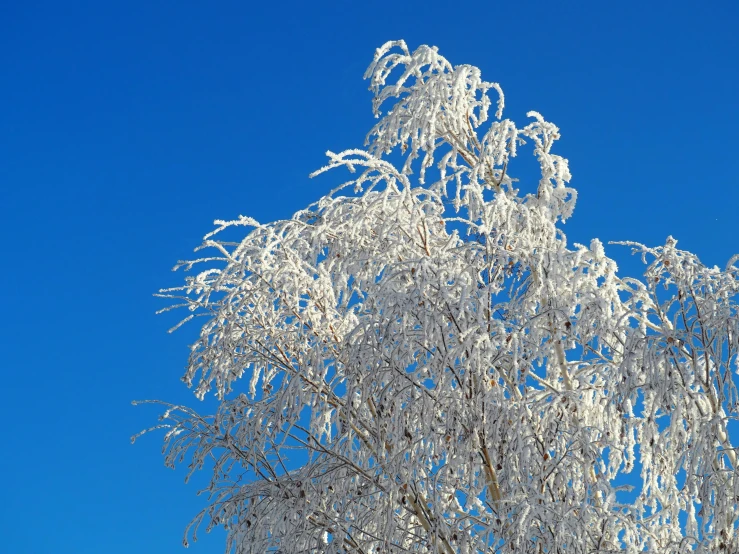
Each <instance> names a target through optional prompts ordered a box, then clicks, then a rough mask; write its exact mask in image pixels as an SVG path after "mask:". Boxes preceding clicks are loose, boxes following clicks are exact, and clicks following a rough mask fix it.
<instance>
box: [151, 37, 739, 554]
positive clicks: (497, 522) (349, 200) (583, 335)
mask: <svg viewBox="0 0 739 554" xmlns="http://www.w3.org/2000/svg"><path fill="white" fill-rule="evenodd" d="M365 77H366V78H367V79H369V81H370V89H371V90H372V92H373V95H374V100H373V109H374V112H375V115H376V116H377V117H378V122H377V124H376V125H375V126H374V127H373V128H372V130H371V131H370V133H369V135H368V137H367V144H366V150H347V151H344V152H341V153H339V154H335V153H332V152H328V158H329V162H328V165H326V166H325V167H324V168H322V169H320V170H319V171H317V172H316V174H318V173H323V172H326V171H329V170H334V169H336V168H345V169H347V170H348V171H349V172H351V175H352V176H351V179H350V180H349V181H347V182H346V183H344V184H343V185H341V186H339V187H338V188H336V189H335V190H334V191H332V192H331V193H330V194H328V195H326V196H324V197H323V198H321V199H320V200H319V201H318V202H316V203H315V204H312V205H311V206H309V207H308V208H306V209H305V210H302V211H300V212H298V213H296V214H295V215H294V216H293V217H292V218H291V219H289V220H285V221H277V222H273V223H269V224H261V223H258V222H256V221H255V220H253V219H251V218H248V217H240V218H239V219H237V220H235V221H217V222H216V225H217V228H216V230H215V231H213V232H212V233H209V234H208V235H206V237H205V239H204V242H203V245H202V248H208V249H210V250H211V251H212V252H214V254H213V255H211V256H206V257H203V258H201V259H198V260H195V261H190V262H182V263H180V264H179V267H183V268H185V269H187V270H189V269H192V268H193V267H195V266H199V265H200V264H205V265H204V266H203V267H206V269H204V270H202V271H200V272H198V273H197V274H195V275H194V276H191V277H188V278H187V280H186V283H185V284H184V285H183V286H180V287H175V288H171V289H165V290H164V291H162V293H161V295H162V296H164V297H166V298H171V299H175V300H176V301H177V303H176V306H184V307H187V308H188V309H189V310H190V311H191V312H192V313H191V314H190V315H189V316H188V318H186V320H188V319H191V318H193V317H195V316H197V315H203V316H206V323H205V324H204V325H203V327H202V329H201V333H200V338H199V339H198V340H197V341H196V342H195V344H193V346H192V350H191V354H190V358H189V363H188V366H187V371H186V374H185V376H184V378H183V379H184V381H185V382H186V383H187V384H188V385H192V386H194V387H195V392H196V395H197V396H198V397H199V398H203V397H204V396H205V395H206V394H207V393H208V392H210V391H214V393H215V394H216V395H217V397H218V399H219V401H220V404H219V407H218V410H217V412H216V413H215V414H212V415H208V416H202V415H199V414H198V413H196V412H195V411H194V410H192V409H190V408H187V407H185V406H175V405H167V410H166V412H165V414H164V415H163V419H164V423H163V424H162V425H161V426H159V427H164V428H166V434H165V456H166V462H167V464H169V465H172V466H173V465H175V463H176V462H178V461H181V460H183V459H184V458H186V457H189V458H190V459H191V463H190V466H189V467H190V473H192V472H193V471H195V470H196V469H199V468H203V467H204V466H205V465H208V467H209V469H210V470H212V479H211V482H210V486H209V493H210V495H211V497H210V504H209V506H208V507H207V508H206V509H205V510H204V511H203V512H202V513H201V514H199V516H198V517H197V518H196V520H195V521H194V524H195V525H196V526H197V525H198V524H200V522H201V521H203V520H206V521H207V529H211V528H212V527H214V526H216V525H223V526H224V527H225V528H226V529H227V532H228V545H227V549H228V550H230V551H234V552H236V553H239V554H241V553H244V554H246V553H252V552H253V553H263V552H270V551H279V552H282V553H283V554H293V553H298V552H325V553H340V552H362V553H366V554H370V553H380V552H405V551H413V552H444V553H447V554H451V553H476V552H522V553H523V552H531V553H540V554H543V553H554V552H574V553H579V552H582V553H585V552H588V553H592V552H613V551H619V552H621V551H623V552H642V551H645V550H647V551H649V552H664V553H674V552H724V551H726V552H728V551H732V549H733V551H736V550H737V549H738V548H739V542H737V534H736V531H735V529H736V527H737V521H738V520H739V510H738V508H739V478H737V474H736V468H737V459H736V453H735V449H734V447H733V446H732V443H731V442H730V437H729V427H730V425H729V422H730V421H731V420H732V419H733V418H735V416H736V415H737V399H738V396H737V389H736V385H735V382H734V374H735V373H736V372H737V370H738V369H739V368H738V367H737V349H739V316H738V315H737V304H736V296H737V291H738V290H739V280H738V279H737V278H738V276H739V268H738V267H737V265H736V261H737V257H735V258H733V259H732V260H730V262H729V264H727V266H726V268H725V269H724V270H720V269H718V268H708V267H706V266H704V265H703V264H701V262H700V261H699V260H698V258H697V257H696V256H694V255H693V254H691V253H689V252H685V251H681V250H678V249H677V248H676V241H675V240H674V239H672V238H671V237H670V238H668V240H667V242H666V244H665V245H664V246H661V247H657V248H650V247H647V246H644V245H641V244H635V243H628V244H629V245H630V246H632V248H633V249H634V251H636V252H638V253H640V254H641V256H642V259H643V260H644V262H645V267H646V269H645V273H644V278H643V279H642V280H637V279H629V278H621V277H619V276H618V275H617V267H616V264H615V262H614V261H613V260H611V259H609V258H608V257H607V256H606V254H605V252H604V248H603V245H602V244H601V243H600V242H599V241H598V240H597V239H594V240H593V241H592V242H591V243H590V245H588V246H584V245H580V244H575V245H573V246H568V244H567V239H566V236H565V234H564V232H563V230H562V223H563V222H564V221H565V220H566V219H567V218H568V217H569V216H570V215H571V214H572V211H573V209H574V206H575V201H576V199H577V194H576V191H575V190H574V189H573V188H572V187H570V186H568V182H569V179H570V172H569V168H568V163H567V160H566V159H564V158H563V157H561V156H559V155H557V154H554V153H553V152H552V148H553V146H554V143H555V141H556V140H557V139H558V138H559V129H558V128H557V127H556V126H555V125H553V124H552V123H549V122H547V121H546V120H545V119H544V118H543V117H542V116H541V115H540V114H538V113H536V112H530V113H529V114H528V115H529V117H530V118H531V122H530V123H528V124H527V125H525V126H524V127H521V128H519V127H518V126H516V124H515V123H514V122H513V121H511V120H508V119H504V118H503V108H504V97H503V93H502V90H501V89H500V87H499V86H498V84H496V83H490V82H486V81H483V80H482V77H481V73H480V70H479V69H477V68H476V67H472V66H469V65H460V66H452V65H451V64H450V63H449V62H448V61H447V60H446V59H445V58H443V57H442V56H441V55H439V53H438V51H437V49H436V48H433V47H428V46H421V47H419V48H418V49H416V50H415V51H413V52H411V51H410V50H409V49H408V48H407V46H406V44H405V43H404V42H403V41H396V42H388V43H387V44H385V45H384V46H382V47H381V48H379V49H378V50H377V52H376V54H375V57H374V60H373V61H372V63H371V65H370V66H369V68H368V70H367V73H366V74H365ZM491 93H494V97H495V98H493V99H491V97H490V94H491ZM493 106H495V113H494V114H491V113H490V110H491V107H493ZM381 110H384V111H381ZM529 147H532V149H533V154H534V156H535V157H536V160H537V161H538V164H539V167H540V179H539V181H538V183H536V184H535V185H534V186H529V187H528V188H529V189H530V190H529V192H522V191H521V190H520V189H519V188H517V187H518V185H519V181H517V180H516V179H515V177H514V173H513V169H514V167H513V165H514V164H513V160H514V158H515V157H516V156H517V155H518V154H519V152H520V151H521V150H522V149H526V148H529ZM393 162H396V163H393ZM521 186H522V187H524V188H525V187H527V186H528V185H527V184H524V183H522V184H521ZM233 227H246V228H248V229H250V230H249V231H248V232H247V233H246V235H245V237H244V238H243V239H242V240H240V241H236V242H232V241H228V240H225V239H221V238H220V237H221V236H223V232H224V231H226V230H227V229H230V228H233ZM242 378H245V379H246V381H247V382H248V383H249V386H248V387H247V388H246V389H245V390H244V392H240V391H238V390H235V389H236V384H237V383H239V382H240V380H241V379H242ZM237 392H240V394H236V393H237ZM635 469H637V470H639V471H640V478H639V479H638V481H639V486H637V487H636V489H637V490H636V491H635V492H632V493H628V491H627V488H628V487H626V486H624V481H623V478H622V475H623V474H627V473H630V472H632V471H634V470H635Z"/></svg>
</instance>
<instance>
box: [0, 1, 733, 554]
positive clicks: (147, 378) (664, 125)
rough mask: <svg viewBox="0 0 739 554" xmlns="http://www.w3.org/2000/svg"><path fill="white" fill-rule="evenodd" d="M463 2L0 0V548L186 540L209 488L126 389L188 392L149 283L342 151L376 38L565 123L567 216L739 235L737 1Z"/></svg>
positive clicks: (21, 553)
mask: <svg viewBox="0 0 739 554" xmlns="http://www.w3.org/2000/svg"><path fill="white" fill-rule="evenodd" d="M474 4H475V3H472V2H429V1H426V2H413V1H404V2H392V3H391V2H387V3H376V2H375V3H365V2H356V3H350V2H343V3H333V4H330V3H326V2H251V6H250V7H246V3H245V2H220V3H211V4H207V3H203V2H189V1H179V2H174V1H172V2H161V1H158V0H152V1H148V2H140V1H137V0H136V1H131V0H128V1H126V2H122V1H118V0H108V1H105V2H77V1H75V0H66V1H64V2H61V1H60V2H53V3H50V2H38V1H34V0H27V1H24V2H4V3H3V4H2V7H0V82H1V83H2V85H1V86H0V106H2V109H1V111H0V186H2V199H1V200H0V211H1V213H0V227H1V232H2V237H3V239H4V241H5V242H4V247H3V255H2V262H0V264H2V268H1V270H0V286H1V287H2V305H3V306H2V309H3V313H4V316H3V317H2V320H1V322H0V347H1V348H2V351H3V355H2V360H3V361H2V367H1V368H0V370H1V371H2V375H3V379H2V385H1V387H2V388H0V390H1V391H2V392H3V399H2V402H0V420H1V421H2V422H3V430H2V432H1V435H0V453H1V455H0V491H1V492H0V551H1V552H3V553H6V552H7V553H8V554H47V553H49V554H50V553H54V554H65V553H72V554H86V553H90V554H92V553H95V554H99V553H101V552H104V553H106V554H123V553H125V554H130V553H132V552H134V553H136V554H168V553H175V552H181V551H182V547H181V546H180V539H181V534H182V531H183V529H184V526H185V524H186V523H187V522H188V521H189V519H190V517H191V516H193V515H194V514H195V513H196V512H197V511H198V510H199V508H200V507H201V506H203V505H204V499H202V498H198V497H196V496H195V492H196V489H197V487H196V486H194V485H188V486H185V485H184V484H183V482H182V479H183V472H181V471H177V472H172V471H170V470H167V469H165V468H164V467H163V465H162V459H161V457H160V455H159V449H160V440H159V439H160V437H159V436H148V437H145V438H144V439H143V440H141V441H140V442H137V444H136V445H135V446H131V445H130V443H129V437H130V435H132V434H133V433H134V432H136V431H138V430H139V429H141V428H142V427H144V426H147V425H149V424H152V423H154V422H155V420H156V415H157V412H156V411H155V410H153V409H147V408H146V407H139V408H134V407H132V406H131V405H130V402H131V400H132V399H135V398H162V399H168V400H174V401H181V402H189V403H191V404H195V403H196V402H197V401H196V400H195V399H194V398H193V397H192V396H191V394H190V392H189V391H187V389H186V388H185V387H184V385H182V384H181V383H180V382H179V377H180V375H181V373H182V370H183V367H184V363H185V360H186V356H187V352H188V350H187V344H188V342H189V341H190V340H191V339H192V337H193V336H194V333H195V331H196V328H195V326H192V327H190V328H189V329H186V330H184V331H182V332H178V333H176V334H174V335H167V334H166V330H167V328H168V327H169V326H170V325H171V324H172V323H173V321H174V319H175V318H174V317H168V316H160V317H155V316H154V311H155V310H156V309H157V308H159V307H161V306H162V304H161V303H160V302H159V301H158V300H157V299H155V298H153V297H152V296H151V294H152V293H153V292H155V291H156V290H157V289H158V288H159V287H162V286H172V285H175V284H179V282H180V278H181V275H179V274H172V273H171V272H170V268H171V267H172V265H173V264H174V263H175V262H176V261H177V260H178V259H182V258H187V257H189V256H190V255H191V251H192V248H193V247H194V246H196V245H197V244H198V243H199V240H200V237H201V236H202V235H203V234H204V233H205V232H207V231H209V230H210V229H211V222H212V220H214V219H216V218H231V217H235V216H238V215H239V214H245V215H251V216H254V217H256V218H257V219H259V220H262V221H268V220H271V219H275V218H284V217H288V216H289V215H291V214H292V213H293V212H294V211H296V210H297V209H299V208H301V207H303V206H305V205H306V204H307V203H309V202H311V201H313V200H315V199H317V198H318V197H319V196H320V195H322V194H323V193H325V192H326V191H327V190H328V189H329V188H331V187H332V186H333V185H335V184H336V181H335V179H339V178H341V177H343V176H339V175H338V174H337V175H336V176H334V177H331V176H326V177H322V178H321V179H318V180H314V181H310V180H308V178H307V175H308V173H309V172H311V171H312V170H314V169H316V168H318V167H320V166H321V165H323V163H324V151H325V150H327V149H331V150H334V151H336V150H341V149H344V148H353V147H358V146H361V144H362V141H363V138H364V134H365V132H366V131H367V130H368V129H369V127H370V126H371V124H372V122H373V119H372V116H371V112H370V94H369V92H368V91H367V90H366V87H367V84H366V83H365V82H364V81H362V74H363V72H364V69H365V68H366V66H367V65H368V63H369V62H370V61H371V58H372V55H373V52H374V49H375V48H376V47H377V46H379V45H381V44H382V43H383V42H385V41H386V40H388V39H395V38H404V39H405V40H406V41H407V42H408V44H409V46H410V47H411V48H415V47H416V46H418V45H419V44H421V43H428V44H435V45H438V46H439V47H440V49H441V52H442V53H443V54H444V55H445V56H446V57H447V58H449V59H450V60H451V61H452V63H470V64H474V65H477V66H479V67H481V68H482V70H483V75H484V76H485V77H486V78H487V79H489V80H494V81H498V82H500V83H501V85H502V86H503V89H504V91H505V92H506V96H507V100H508V101H507V111H506V115H507V116H508V117H511V118H513V119H514V120H516V121H518V122H522V121H523V119H524V114H525V113H526V111H528V110H532V109H533V110H537V111H539V112H541V113H542V114H544V116H545V117H547V118H548V119H550V120H552V121H554V122H555V123H557V124H558V125H559V126H560V128H561V129H562V132H563V139H562V141H561V145H560V147H559V150H558V152H559V153H560V154H562V155H564V156H565V157H567V158H569V160H570V163H571V168H572V171H573V174H574V180H573V185H574V186H575V187H577V188H578V190H579V193H580V199H579V201H578V206H577V209H576V211H575V215H574V217H573V218H572V219H571V220H570V221H569V222H568V224H567V233H568V236H569V238H570V240H571V241H578V242H585V243H587V242H588V241H589V240H590V238H591V237H599V238H601V239H602V240H604V241H608V240H619V239H623V240H639V241H643V242H646V243H649V244H662V243H663V241H664V239H665V237H666V236H667V235H668V234H673V235H674V236H675V237H676V238H678V239H679V241H680V245H681V246H683V247H685V248H687V249H690V250H693V251H695V252H697V253H698V254H699V255H700V256H701V257H702V258H703V259H704V260H705V261H707V262H709V263H710V264H721V265H723V264H724V263H725V262H726V260H727V259H728V258H729V257H730V256H731V255H732V254H734V253H736V252H739V234H738V233H737V224H736V220H737V219H738V217H737V216H738V215H739V213H738V212H739V192H738V190H739V179H738V178H737V152H738V151H739V107H738V106H739V103H738V102H737V88H738V86H737V85H739V77H738V76H737V75H738V73H737V60H738V59H739V41H738V40H739V39H738V37H739V33H737V32H736V27H737V24H739V10H738V9H737V7H736V6H737V5H736V3H735V2H731V1H729V0H725V1H716V2H703V3H699V2H695V1H693V2H643V1H642V2H579V3H569V2H515V1H507V2H497V1H490V0H487V1H485V2H478V3H477V6H474ZM467 7H469V13H468V14H465V13H464V10H465V9H466V8H467ZM608 252H609V253H610V254H611V255H612V256H614V257H616V258H617V259H618V260H619V261H621V260H626V257H625V254H626V252H625V251H619V250H618V249H617V248H616V247H611V248H609V249H608ZM622 265H623V266H624V267H625V268H633V267H636V266H634V265H633V264H631V263H630V262H629V261H628V260H627V261H624V262H623V264H622ZM221 547H222V535H221V533H217V534H216V536H215V537H207V536H205V537H203V540H202V541H200V542H199V543H197V544H196V545H195V546H193V547H191V548H192V549H193V550H192V551H194V552H196V553H197V552H201V553H206V552H207V553H213V552H220V551H221Z"/></svg>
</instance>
